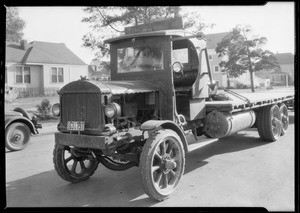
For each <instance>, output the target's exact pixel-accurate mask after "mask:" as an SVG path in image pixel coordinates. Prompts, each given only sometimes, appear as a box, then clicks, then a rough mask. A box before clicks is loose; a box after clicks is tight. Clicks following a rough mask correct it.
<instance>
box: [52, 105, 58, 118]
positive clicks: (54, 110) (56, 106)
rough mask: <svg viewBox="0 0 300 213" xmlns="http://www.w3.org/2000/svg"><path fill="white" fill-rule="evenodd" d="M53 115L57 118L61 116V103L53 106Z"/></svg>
mask: <svg viewBox="0 0 300 213" xmlns="http://www.w3.org/2000/svg"><path fill="white" fill-rule="evenodd" d="M52 114H53V115H55V116H59V115H60V104H59V103H56V104H53V106H52Z"/></svg>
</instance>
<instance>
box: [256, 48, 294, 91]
mask: <svg viewBox="0 0 300 213" xmlns="http://www.w3.org/2000/svg"><path fill="white" fill-rule="evenodd" d="M275 57H276V58H277V61H278V64H279V66H280V68H279V69H273V70H262V71H260V72H257V76H260V77H261V78H265V79H270V81H271V84H272V85H275V86H286V85H292V84H294V79H295V77H294V55H293V54H292V53H277V54H275Z"/></svg>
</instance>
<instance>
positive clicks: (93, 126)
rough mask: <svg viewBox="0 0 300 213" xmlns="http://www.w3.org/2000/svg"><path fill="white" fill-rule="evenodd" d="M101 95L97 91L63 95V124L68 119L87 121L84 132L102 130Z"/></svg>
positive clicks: (65, 123)
mask: <svg viewBox="0 0 300 213" xmlns="http://www.w3.org/2000/svg"><path fill="white" fill-rule="evenodd" d="M102 116H103V115H102V110H101V97H100V94H96V93H80V94H78V93H76V94H74V93H67V94H63V95H62V96H61V124H62V125H63V126H64V127H66V126H67V122H68V121H85V131H84V132H83V133H91V132H94V133H95V132H97V133H101V132H102V127H103V122H104V121H103V118H102Z"/></svg>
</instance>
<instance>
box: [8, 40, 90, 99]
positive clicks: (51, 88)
mask: <svg viewBox="0 0 300 213" xmlns="http://www.w3.org/2000/svg"><path fill="white" fill-rule="evenodd" d="M87 75H88V65H87V64H85V63H84V62H83V61H82V60H81V59H80V58H79V57H78V56H76V55H75V54H74V53H73V52H72V51H71V50H70V49H68V48H67V46H66V45H65V44H64V43H50V42H42V41H33V42H30V43H27V41H26V40H22V41H21V42H20V44H18V43H11V42H7V43H6V48H5V87H6V88H13V91H14V93H16V94H17V96H18V97H27V96H39V95H53V94H56V93H57V90H59V89H60V88H61V87H63V86H64V85H65V84H67V83H69V82H71V81H75V80H78V79H80V76H87Z"/></svg>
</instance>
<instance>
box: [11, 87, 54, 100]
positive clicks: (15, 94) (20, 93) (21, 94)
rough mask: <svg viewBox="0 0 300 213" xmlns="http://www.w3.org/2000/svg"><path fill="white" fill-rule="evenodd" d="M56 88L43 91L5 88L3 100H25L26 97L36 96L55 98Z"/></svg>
mask: <svg viewBox="0 0 300 213" xmlns="http://www.w3.org/2000/svg"><path fill="white" fill-rule="evenodd" d="M58 90H59V88H58V87H48V88H45V89H44V90H41V89H40V88H37V87H36V88H16V87H14V88H13V87H7V88H5V98H9V99H13V98H27V97H38V96H55V95H56V94H57V91H58Z"/></svg>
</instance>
